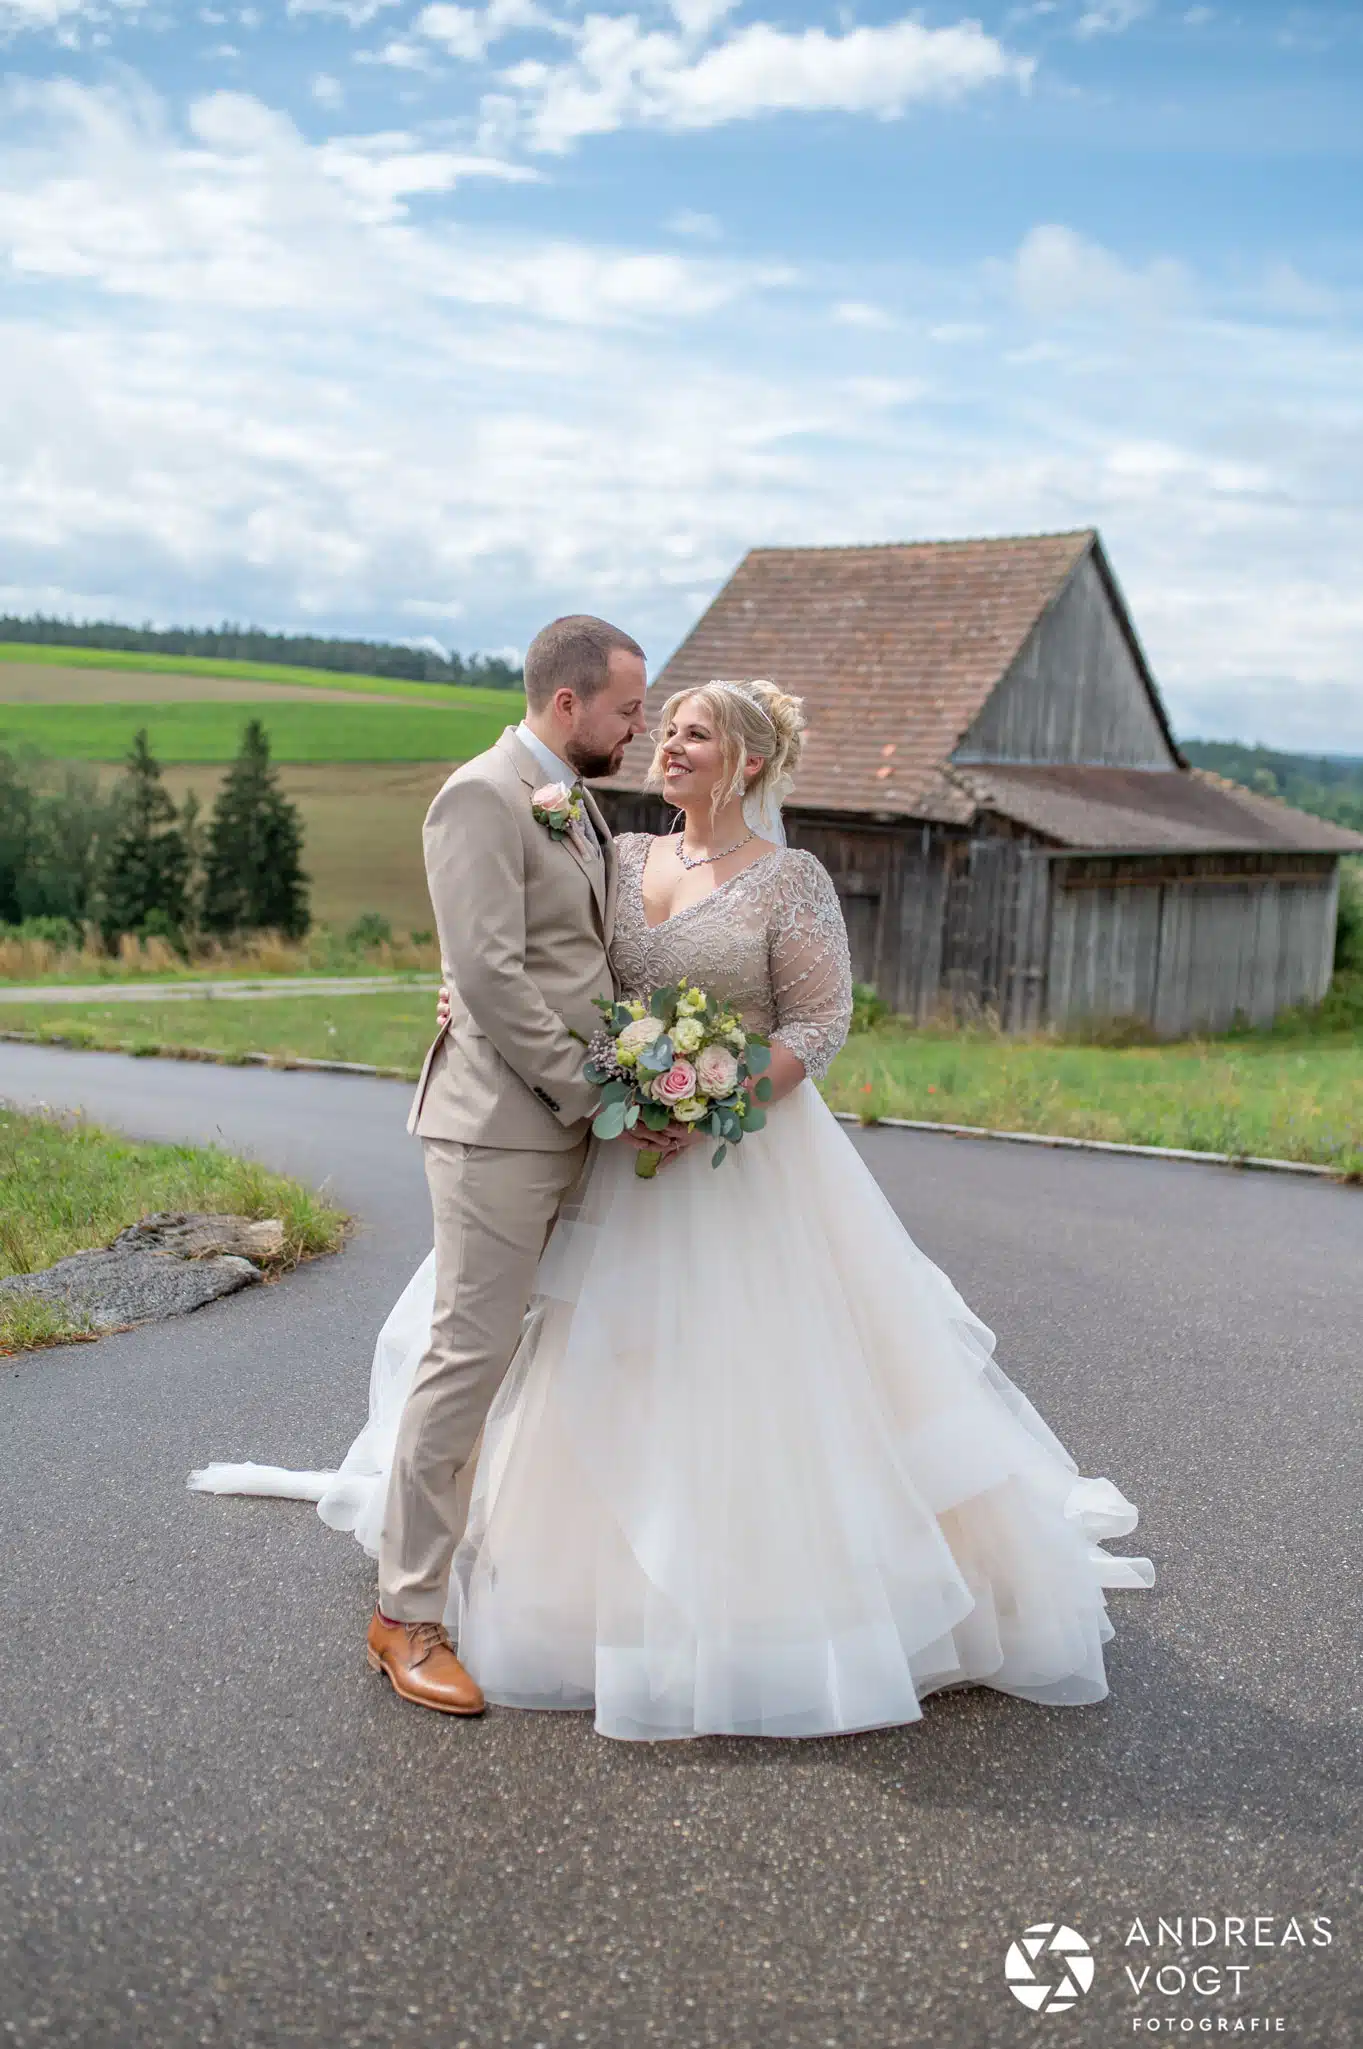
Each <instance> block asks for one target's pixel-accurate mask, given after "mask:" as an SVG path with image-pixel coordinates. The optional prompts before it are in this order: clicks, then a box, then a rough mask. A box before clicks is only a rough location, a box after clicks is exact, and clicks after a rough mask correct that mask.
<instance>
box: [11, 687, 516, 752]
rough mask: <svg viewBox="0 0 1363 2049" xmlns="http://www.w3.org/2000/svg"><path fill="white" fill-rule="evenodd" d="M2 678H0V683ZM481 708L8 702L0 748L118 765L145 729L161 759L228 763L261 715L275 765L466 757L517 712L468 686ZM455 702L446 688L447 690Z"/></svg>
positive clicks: (508, 698)
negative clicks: (244, 729) (243, 733)
mask: <svg viewBox="0 0 1363 2049" xmlns="http://www.w3.org/2000/svg"><path fill="white" fill-rule="evenodd" d="M2 687H3V677H2V676H0V688H2ZM467 694H468V695H470V696H476V697H478V698H479V699H491V700H492V703H491V704H487V705H484V704H483V703H478V704H477V705H461V704H459V703H457V702H455V703H449V705H448V708H446V706H445V705H439V706H438V707H437V706H432V705H431V704H430V703H429V700H427V701H425V702H423V703H421V704H419V705H417V704H408V703H405V702H400V703H394V704H392V705H387V704H337V703H334V702H323V703H319V704H306V703H298V702H295V701H280V700H278V699H275V700H273V701H271V702H268V703H262V704H251V703H249V702H245V703H241V702H238V703H227V704H223V703H212V702H209V703H203V702H193V701H191V702H187V703H178V704H176V703H171V704H167V703H151V704H138V703H128V704H31V703H30V704H6V703H4V702H3V701H0V747H4V748H8V749H9V750H10V751H11V752H15V751H17V750H18V749H20V748H23V747H32V748H35V749H37V751H38V752H39V753H41V754H45V755H48V756H49V757H50V758H51V759H53V760H55V761H119V760H121V759H122V758H123V756H124V755H125V754H126V753H127V751H128V749H129V747H130V746H131V745H132V739H133V735H134V734H135V733H136V732H137V731H138V729H139V727H143V726H145V727H146V729H147V735H148V738H149V740H150V742H151V747H152V751H153V753H154V754H156V756H157V757H158V759H160V760H161V761H163V762H180V763H196V762H205V763H214V762H227V761H230V760H231V759H232V757H233V756H234V755H235V753H236V751H237V746H238V744H239V742H240V739H241V731H242V727H243V726H244V725H245V723H246V721H247V720H248V719H249V718H252V717H256V718H259V719H260V720H261V721H262V722H263V724H264V725H265V728H266V730H267V732H268V733H269V736H270V747H271V751H272V753H273V756H274V759H275V760H276V761H278V762H342V761H362V762H375V763H382V762H400V761H413V762H415V761H439V762H456V761H467V760H468V759H469V757H470V756H471V755H474V754H481V753H482V751H483V749H484V748H486V747H490V746H491V745H492V743H493V741H494V740H495V739H496V738H497V736H498V734H499V733H500V732H501V731H502V729H503V727H505V726H506V725H508V724H514V722H515V720H516V718H518V717H519V715H520V699H519V698H518V697H516V696H514V695H513V694H512V693H511V692H509V691H500V690H488V691H479V692H469V693H467ZM445 696H446V699H447V700H448V699H454V698H456V697H457V693H456V692H455V691H453V690H450V691H447V692H446V693H445Z"/></svg>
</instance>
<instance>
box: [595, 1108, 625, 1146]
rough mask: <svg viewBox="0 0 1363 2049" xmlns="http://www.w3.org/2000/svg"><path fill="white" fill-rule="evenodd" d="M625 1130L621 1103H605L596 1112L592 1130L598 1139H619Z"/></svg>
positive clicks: (623, 1111) (623, 1109)
mask: <svg viewBox="0 0 1363 2049" xmlns="http://www.w3.org/2000/svg"><path fill="white" fill-rule="evenodd" d="M624 1128H625V1106H624V1103H623V1102H615V1103H607V1105H606V1107H605V1109H604V1110H602V1111H600V1112H598V1114H597V1116H596V1118H595V1119H594V1121H593V1123H592V1130H593V1131H594V1132H595V1133H596V1135H597V1137H598V1138H619V1136H620V1134H621V1132H622V1131H623V1130H624Z"/></svg>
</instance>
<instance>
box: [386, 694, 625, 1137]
mask: <svg viewBox="0 0 1363 2049" xmlns="http://www.w3.org/2000/svg"><path fill="white" fill-rule="evenodd" d="M544 781H545V775H544V771H543V769H542V768H541V767H540V765H539V763H538V762H537V761H536V760H535V758H534V756H533V755H532V754H531V753H530V751H529V749H528V748H526V747H525V746H523V745H522V743H521V742H520V741H519V740H518V739H517V738H516V734H515V728H514V727H511V726H508V728H507V730H506V731H505V732H504V733H503V735H502V737H501V739H500V740H498V741H497V743H496V745H495V746H493V747H490V748H489V749H488V751H487V753H486V754H480V755H479V756H478V757H477V759H476V760H474V761H468V762H465V763H464V765H463V767H462V768H457V769H456V770H455V772H454V774H453V775H452V776H451V777H450V778H449V780H448V782H447V783H446V784H445V786H444V788H443V789H442V790H441V791H440V793H439V795H438V796H437V797H436V799H435V801H434V803H433V804H432V805H431V808H430V810H429V811H428V812H427V814H426V824H425V829H424V832H423V843H424V847H425V854H426V880H427V884H428V886H429V888H430V893H431V906H432V909H433V910H434V912H435V921H436V928H437V930H438V932H439V935H440V958H441V966H442V970H443V974H444V979H445V983H446V986H447V987H448V989H449V991H450V1002H451V1014H450V1021H449V1024H448V1026H447V1027H446V1029H445V1030H444V1031H443V1032H441V1033H440V1034H438V1036H437V1037H436V1039H435V1042H434V1044H433V1045H432V1046H431V1049H430V1051H429V1052H428V1053H427V1055H426V1061H425V1065H424V1066H423V1068H422V1070H421V1079H420V1081H419V1082H418V1083H417V1091H416V1099H415V1101H414V1102H413V1104H412V1110H411V1115H410V1116H409V1118H408V1120H407V1129H408V1130H409V1131H415V1132H419V1133H420V1135H421V1136H422V1137H423V1138H446V1139H459V1140H462V1141H463V1142H464V1143H465V1144H468V1145H488V1146H507V1147H510V1148H512V1149H523V1148H537V1149H553V1148H556V1147H559V1146H571V1145H575V1144H576V1143H577V1142H578V1140H579V1139H581V1137H582V1135H583V1131H584V1128H585V1121H586V1119H587V1118H589V1117H590V1116H591V1115H592V1114H593V1111H594V1109H595V1107H596V1091H595V1090H594V1089H593V1088H592V1087H591V1086H590V1085H589V1084H588V1083H587V1082H585V1081H584V1080H583V1079H582V1063H583V1061H584V1060H585V1058H586V1054H587V1048H586V1043H585V1042H586V1040H588V1039H589V1038H590V1037H591V1035H592V1033H593V1032H594V1031H595V1030H596V1028H597V1026H598V1025H599V1024H600V1022H601V1019H600V1014H599V1013H598V1012H597V1011H596V1010H595V1009H594V1008H593V1006H592V998H593V997H594V996H610V995H613V994H614V984H613V981H612V977H611V967H610V960H609V956H608V952H607V949H608V947H609V944H610V937H611V928H612V925H613V923H614V917H615V889H616V858H615V849H614V847H613V846H612V844H611V837H610V831H609V829H608V827H607V825H606V821H605V819H604V818H603V817H602V815H601V812H600V810H599V809H598V807H597V805H596V802H595V799H594V798H593V797H592V796H591V794H590V792H588V793H587V799H586V802H587V810H588V812H589V813H590V816H591V819H592V823H593V825H594V826H595V827H596V831H597V836H598V838H599V840H600V842H601V848H602V855H601V857H600V858H599V859H598V858H594V857H593V855H592V854H591V853H590V852H589V851H588V850H587V849H586V848H585V847H584V846H583V845H582V844H581V842H580V839H579V837H578V836H577V835H576V834H571V835H568V836H565V837H564V838H563V839H556V838H555V837H554V835H553V834H552V833H551V832H550V831H549V829H548V827H547V826H544V825H541V824H539V823H538V822H537V820H536V819H535V817H534V816H533V814H532V811H531V808H530V799H531V793H532V791H534V790H536V789H538V788H539V787H541V786H542V784H543V783H544ZM573 1033H577V1034H578V1035H579V1036H578V1037H576V1038H575V1037H573Z"/></svg>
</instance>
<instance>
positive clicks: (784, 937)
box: [767, 848, 852, 1081]
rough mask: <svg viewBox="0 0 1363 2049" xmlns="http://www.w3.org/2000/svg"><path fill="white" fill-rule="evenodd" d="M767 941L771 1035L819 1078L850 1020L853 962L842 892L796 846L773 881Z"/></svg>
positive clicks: (836, 1049) (822, 868)
mask: <svg viewBox="0 0 1363 2049" xmlns="http://www.w3.org/2000/svg"><path fill="white" fill-rule="evenodd" d="M775 898H776V901H775V903H774V904H773V906H772V914H771V924H770V926H769V928H768V935H767V946H768V959H769V963H770V968H771V989H772V1002H773V1005H774V1007H775V1011H776V1029H775V1030H774V1031H773V1033H772V1038H773V1040H774V1041H775V1042H776V1043H777V1044H778V1045H781V1046H785V1047H788V1048H789V1050H790V1051H791V1052H792V1053H793V1054H794V1055H795V1057H796V1059H797V1060H803V1062H804V1064H805V1073H806V1074H807V1075H808V1076H809V1079H810V1080H811V1081H821V1080H822V1079H823V1076H824V1075H825V1074H827V1072H828V1070H829V1068H830V1067H831V1066H832V1064H833V1056H834V1054H835V1053H837V1052H838V1050H839V1048H840V1047H841V1045H842V1043H843V1041H844V1039H845V1038H846V1037H847V1028H848V1026H849V1025H850V1023H851V1021H852V962H851V958H850V956H849V954H848V951H847V927H846V926H845V925H844V923H843V917H842V906H841V905H840V904H839V902H838V897H837V891H836V890H835V889H834V887H833V883H832V879H831V878H830V876H829V873H828V870H827V869H826V868H825V867H824V866H823V864H822V862H820V861H817V860H815V858H814V856H813V854H807V853H805V852H803V851H802V850H798V849H794V848H793V849H792V850H791V852H790V853H789V854H787V856H786V858H785V860H784V861H782V862H781V864H780V870H779V873H778V875H777V877H776V881H775Z"/></svg>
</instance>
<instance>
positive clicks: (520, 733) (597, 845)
mask: <svg viewBox="0 0 1363 2049" xmlns="http://www.w3.org/2000/svg"><path fill="white" fill-rule="evenodd" d="M516 738H517V739H518V740H519V741H520V743H521V745H522V746H523V747H528V748H529V749H530V752H531V753H532V754H533V755H534V757H535V759H536V761H537V762H538V763H539V765H540V767H541V768H542V769H543V770H544V773H545V775H546V776H547V777H548V778H549V781H550V782H551V783H566V784H567V786H568V788H569V789H570V790H572V789H576V788H577V787H578V786H579V785H580V784H581V781H582V778H581V776H580V775H579V774H578V772H577V770H576V769H575V768H570V767H569V766H568V764H567V762H566V761H561V760H560V759H559V757H558V755H557V754H555V752H554V750H553V748H552V747H546V746H545V744H544V742H543V740H541V738H540V736H539V734H538V733H532V732H531V730H530V728H529V726H527V724H526V723H525V720H524V719H522V720H521V722H520V724H519V725H518V726H517V728H516ZM582 831H583V834H584V836H585V838H586V841H587V845H588V847H589V848H590V849H591V851H592V853H593V854H597V855H599V854H600V852H601V842H600V840H599V839H598V838H597V836H596V827H595V826H594V825H593V824H592V820H591V813H590V812H589V811H588V809H587V806H586V804H585V803H584V804H583V806H582Z"/></svg>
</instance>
